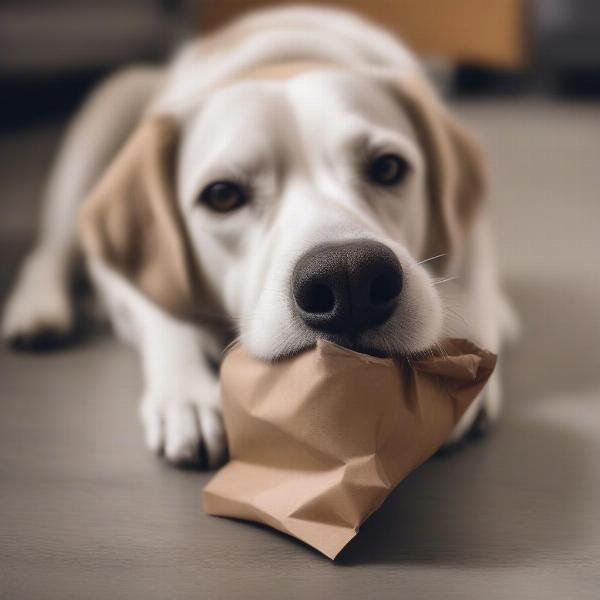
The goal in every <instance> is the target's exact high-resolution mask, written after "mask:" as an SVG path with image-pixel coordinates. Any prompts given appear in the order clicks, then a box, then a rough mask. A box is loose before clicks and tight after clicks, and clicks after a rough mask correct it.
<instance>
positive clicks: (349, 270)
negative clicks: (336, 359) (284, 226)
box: [292, 240, 403, 336]
mask: <svg viewBox="0 0 600 600" xmlns="http://www.w3.org/2000/svg"><path fill="white" fill-rule="evenodd" d="M402 281H403V274H402V267H401V265H400V262H399V261H398V259H397V258H396V255H395V254H394V253H393V252H392V251H391V250H390V249H389V248H388V247H387V246H384V245H383V244H380V243H378V242H374V241H371V240H357V241H353V242H349V243H340V244H323V245H320V246H317V247H315V248H313V249H312V250H310V251H309V252H307V253H306V254H304V255H303V256H302V257H301V258H300V259H299V260H298V262H297V264H296V267H295V268H294V272H293V275H292V293H293V297H294V304H295V310H296V312H297V314H298V315H299V316H300V317H301V318H302V320H303V321H304V322H305V323H306V324H307V325H308V326H309V327H310V328H312V329H314V330H317V331H321V332H324V333H329V334H336V335H344V336H352V335H355V334H357V333H360V332H361V331H364V330H365V329H369V328H371V327H375V326H377V325H380V324H381V323H383V322H385V321H386V320H387V319H389V317H390V316H391V315H392V313H393V312H394V309H395V307H396V305H397V304H398V300H399V297H400V292H401V291H402Z"/></svg>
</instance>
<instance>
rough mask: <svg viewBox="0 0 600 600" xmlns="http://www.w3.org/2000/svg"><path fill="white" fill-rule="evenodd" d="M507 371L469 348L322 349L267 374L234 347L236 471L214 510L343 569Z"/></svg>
mask: <svg viewBox="0 0 600 600" xmlns="http://www.w3.org/2000/svg"><path fill="white" fill-rule="evenodd" d="M495 363H496V357H495V355H494V354H492V353H490V352H487V351H485V350H481V349H479V348H477V347H476V346H475V345H474V344H472V343H470V342H468V341H466V340H458V339H454V340H446V341H445V342H444V343H443V345H442V347H441V348H440V350H439V351H437V352H436V353H435V354H431V355H429V356H427V357H424V358H421V359H419V360H411V361H408V360H406V359H404V360H394V359H388V358H375V357H373V356H368V355H365V354H360V353H357V352H353V351H351V350H348V349H346V348H342V347H340V346H337V345H335V344H332V343H329V342H324V341H320V342H318V344H317V346H316V347H315V348H314V349H312V350H309V351H306V352H303V353H301V354H299V355H297V356H295V357H293V358H290V359H288V360H283V361H280V362H275V363H267V362H263V361H260V360H257V359H255V358H252V357H251V356H250V355H249V354H248V353H247V352H246V351H245V350H244V349H243V348H242V347H241V346H236V347H234V348H233V349H232V350H231V351H230V352H229V354H228V355H227V356H226V358H225V360H224V362H223V365H222V369H221V386H222V388H221V389H222V401H223V415H224V419H225V427H226V431H227V437H228V442H229V451H230V457H231V461H230V462H229V463H228V464H227V465H225V466H224V467H223V468H222V469H221V470H220V471H218V472H217V474H216V475H215V476H214V477H213V478H212V480H211V481H210V482H209V483H208V485H207V486H206V487H205V489H204V492H203V499H204V509H205V511H206V512H207V513H209V514H211V515H220V516H227V517H237V518H240V519H247V520H250V521H257V522H259V523H264V524H266V525H270V526H271V527H274V528H275V529H278V530H280V531H283V532H285V533H287V534H289V535H292V536H295V537H297V538H299V539H300V540H302V541H304V542H305V543H307V544H310V545H311V546H313V547H315V548H316V549H317V550H319V551H320V552H322V553H323V554H325V555H326V556H328V557H329V558H331V559H334V558H335V557H336V555H337V554H338V553H339V552H340V550H342V548H343V547H344V546H345V545H346V544H347V543H348V542H349V541H350V540H351V539H352V538H353V537H354V536H355V535H356V533H357V532H358V528H359V526H360V525H361V523H363V522H364V521H365V519H367V518H368V517H369V516H370V515H371V514H372V513H373V512H374V511H376V510H377V509H378V508H379V506H381V504H382V503H383V501H384V500H385V499H386V498H387V496H388V495H389V494H390V492H391V491H392V489H393V488H394V487H395V486H396V485H398V483H400V481H402V479H404V477H406V475H407V474H408V473H410V472H411V471H412V470H413V469H415V468H416V467H418V466H419V465H420V464H422V463H423V462H424V461H425V460H427V459H428V458H429V457H430V456H431V455H432V454H434V453H435V452H436V451H437V450H438V449H439V448H440V446H441V445H442V444H443V442H444V440H445V439H446V438H447V436H448V434H449V433H450V431H451V430H452V429H453V427H454V425H455V424H456V423H457V421H458V420H459V419H460V417H461V416H462V414H463V413H464V412H465V411H466V409H467V408H468V406H469V405H470V404H471V402H472V401H473V400H474V399H475V397H476V396H477V394H478V393H479V392H480V391H481V389H482V388H483V386H484V385H485V383H486V381H487V380H488V378H489V377H490V375H491V374H492V371H493V370H494V366H495Z"/></svg>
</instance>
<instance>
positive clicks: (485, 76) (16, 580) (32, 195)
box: [0, 0, 600, 600]
mask: <svg viewBox="0 0 600 600" xmlns="http://www.w3.org/2000/svg"><path fill="white" fill-rule="evenodd" d="M323 3H325V2H323ZM266 4H269V3H268V2H260V1H252V0H247V1H242V0H239V1H238V0H204V1H202V0H3V1H2V2H1V3H0V109H1V110H0V191H1V195H0V301H1V300H2V299H3V298H4V297H5V295H6V293H7V291H8V286H9V284H10V282H11V281H12V280H13V277H14V275H15V273H16V269H17V265H18V263H19V261H20V260H21V258H22V257H23V256H24V253H25V250H26V248H27V247H28V245H29V244H30V243H31V241H32V239H33V235H34V231H35V228H36V224H37V218H38V217H37V215H38V210H39V203H40V198H41V193H42V190H43V186H44V182H45V179H46V176H47V173H48V170H49V168H50V165H51V163H52V159H53V157H54V155H55V152H56V149H57V145H58V143H59V141H60V138H61V135H62V134H63V133H64V129H65V126H66V124H67V122H68V120H69V118H70V117H71V116H72V114H73V111H74V110H75V109H76V107H77V106H78V105H79V103H80V102H81V100H82V98H83V97H84V96H85V94H86V93H87V92H88V91H89V90H90V88H91V87H92V86H93V85H94V84H95V83H97V82H98V81H99V80H100V79H102V78H103V77H105V76H106V75H107V74H108V73H109V72H111V71H113V70H114V69H116V68H118V67H120V66H124V65H127V64H130V63H132V62H160V61H163V60H165V58H166V57H168V56H169V55H170V53H171V52H172V51H173V49H174V48H176V47H178V45H180V44H181V43H182V41H183V40H185V39H186V38H187V37H189V36H190V35H197V34H198V33H201V32H203V31H208V30H210V29H211V28H213V27H215V26H216V25H218V24H220V23H222V22H225V21H226V20H227V19H228V18H231V17H232V16H234V15H236V14H238V13H240V12H243V11H245V10H250V9H252V8H254V7H257V6H262V5H266ZM271 4H275V3H274V2H272V3H271ZM277 4H292V3H291V2H277ZM328 4H334V5H341V6H344V7H347V8H354V9H356V10H358V11H359V12H362V13H364V14H366V15H367V16H369V17H371V18H374V19H375V20H377V21H379V22H380V23H381V24H383V25H385V26H386V27H388V28H390V29H391V30H393V31H395V32H397V33H399V34H401V35H402V36H403V37H404V38H405V39H406V41H407V42H408V43H409V45H411V46H412V47H413V48H414V49H415V50H416V51H417V52H418V53H419V54H420V55H421V56H422V57H423V60H424V61H425V63H426V65H427V68H428V69H429V71H430V73H431V75H432V77H433V78H434V80H435V81H436V82H437V84H438V85H439V87H440V90H441V91H442V93H443V94H444V95H445V96H446V98H447V102H448V103H449V104H450V106H451V108H452V110H454V111H455V112H457V113H458V115H459V116H460V117H461V118H462V119H463V120H464V121H465V123H466V124H467V125H468V126H470V127H471V129H473V130H474V131H475V132H476V134H477V135H478V136H479V137H480V138H481V139H482V141H483V143H484V144H485V146H486V148H487V150H488V153H489V156H490V161H491V165H492V190H491V198H490V200H491V202H490V210H491V213H492V218H493V224H494V228H495V233H496V241H497V249H498V254H499V258H500V265H501V269H502V273H503V276H504V280H505V284H506V287H507V289H508V292H509V295H510V296H511V298H512V300H513V302H514V304H515V307H516V309H517V311H518V313H519V315H520V317H521V320H522V325H523V338H522V340H521V342H520V343H519V344H518V346H516V347H515V348H514V349H512V350H511V351H510V352H509V353H508V354H507V355H506V356H505V357H503V363H502V364H501V368H502V369H503V370H504V380H505V395H506V409H505V412H504V415H503V417H502V420H501V423H500V424H499V426H498V427H497V429H496V431H495V432H493V433H492V434H491V435H490V436H489V437H488V439H486V440H485V441H484V442H483V443H480V444H476V445H471V446H468V447H467V448H465V449H463V450H462V451H461V452H459V453H457V454H455V455H453V456H451V457H448V458H444V459H436V460H433V461H430V462H429V463H427V464H426V465H425V466H423V467H422V468H421V469H419V470H418V471H417V472H416V473H415V474H413V475H412V476H411V477H410V478H409V479H408V480H407V481H406V482H405V483H403V484H402V485H401V486H400V487H399V488H398V489H397V490H396V491H395V492H394V494H393V495H392V496H391V497H390V500H388V502H387V503H386V505H385V506H384V507H383V509H382V510H381V511H380V512H378V513H377V514H376V515H375V516H374V517H373V518H372V519H371V520H370V521H369V522H368V523H367V524H366V525H365V527H364V530H363V532H362V533H361V536H359V538H357V539H356V541H355V542H353V544H351V546H350V548H349V549H348V551H347V553H346V554H345V555H344V557H343V558H342V561H341V563H342V565H345V566H353V567H354V568H352V569H344V568H341V569H336V568H335V567H332V565H330V564H329V563H325V562H324V561H321V560H319V559H317V557H316V556H315V555H314V554H312V553H310V552H308V551H306V549H304V548H300V547H298V546H297V545H295V544H294V543H292V542H290V541H289V540H287V539H285V538H283V537H277V536H276V535H274V534H273V533H271V532H266V531H264V530H262V529H260V528H258V527H253V526H248V527H240V526H239V524H236V523H231V522H227V521H223V520H218V519H210V518H208V517H206V516H205V515H203V514H202V513H201V510H200V501H199V490H200V488H201V486H202V485H203V484H204V482H205V481H206V479H207V477H208V475H206V474H204V473H197V472H196V473H192V472H182V471H175V470H172V469H169V468H167V467H164V465H162V464H161V463H160V462H159V461H156V459H155V458H154V457H152V456H151V455H150V454H149V453H147V452H146V450H145V448H144V444H143V440H142V434H141V428H140V427H138V423H137V415H136V409H135V403H134V401H135V400H136V398H137V397H138V395H139V394H140V381H139V373H138V371H137V367H136V364H135V361H134V359H133V357H132V356H131V355H130V353H129V352H128V350H126V349H124V348H122V347H121V346H119V345H118V344H117V343H116V342H115V341H114V340H112V339H110V338H107V337H106V336H101V337H100V338H99V339H94V340H91V341H89V342H87V343H85V344H83V345H82V346H76V347H73V348H69V349H66V350H65V351H63V352H61V353H58V354H51V355H44V356H39V355H27V354H13V353H9V352H8V351H7V350H6V349H3V350H0V532H2V535H1V536H0V564H2V567H0V596H1V597H3V598H46V597H47V598H58V597H60V598H70V597H73V598H79V597H86V598H92V597H98V598H106V597H117V598H121V597H122V598H125V597H127V598H138V597H140V598H141V597H144V598H154V597H156V598H164V597H174V596H176V597H190V598H192V597H194V598H196V597H198V594H199V593H201V596H202V597H204V598H261V600H262V599H264V598H269V597H274V598H276V597H281V590H283V589H284V588H285V589H290V590H291V591H290V592H289V593H290V594H291V597H294V598H295V597H299V598H300V597H302V598H303V597H311V598H312V597H316V598H320V597H324V596H325V595H327V596H330V597H332V598H334V597H337V596H343V597H344V598H345V599H346V600H347V599H351V598H364V597H365V596H366V597H371V596H373V594H374V592H377V593H378V596H379V597H382V598H386V597H390V598H391V597H393V598H396V597H401V595H402V594H404V595H405V596H406V597H410V598H427V599H430V598H435V597H444V598H445V599H451V598H460V599H461V600H464V598H481V597H485V598H486V599H493V598H507V597H510V598H539V597H544V598H546V599H550V598H560V599H561V600H564V599H565V598H578V599H581V598H594V599H596V598H598V597H599V596H598V592H599V591H600V468H599V467H598V465H599V464H600V268H599V264H600V260H599V259H600V252H599V251H600V241H599V238H600V235H599V229H600V2H598V0H395V1H392V0H387V1H386V0H355V1H348V2H341V1H338V2H335V1H332V2H329V3H328ZM24 457H25V458H24ZM392 566H393V567H394V568H393V569H392V568H390V567H392ZM232 567H233V569H232ZM290 573H293V574H294V579H293V587H292V588H288V587H287V586H289V583H290V581H289V574H290Z"/></svg>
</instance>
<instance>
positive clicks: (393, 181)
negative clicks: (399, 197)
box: [367, 154, 410, 186]
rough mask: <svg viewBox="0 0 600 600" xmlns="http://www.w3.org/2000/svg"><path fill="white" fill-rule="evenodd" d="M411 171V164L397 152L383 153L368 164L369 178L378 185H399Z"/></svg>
mask: <svg viewBox="0 0 600 600" xmlns="http://www.w3.org/2000/svg"><path fill="white" fill-rule="evenodd" d="M409 171H410V165H409V164H408V163H407V162H406V160H404V159H403V158H402V157H401V156H398V155H397V154H382V155H381V156H377V157H376V158H374V159H373V160H372V161H371V162H370V163H369V166H368V169H367V176H368V178H369V179H370V180H371V181H372V182H373V183H376V184H378V185H385V186H391V185H398V184H399V183H401V182H402V181H403V180H404V179H405V178H406V176H407V175H408V173H409Z"/></svg>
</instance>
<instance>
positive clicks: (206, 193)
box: [200, 181, 248, 213]
mask: <svg viewBox="0 0 600 600" xmlns="http://www.w3.org/2000/svg"><path fill="white" fill-rule="evenodd" d="M247 202H248V198H247V194H246V192H245V191H244V190H243V189H242V188H241V187H240V186H239V185H237V184H235V183H232V182H231V181H216V182H215V183H211V184H210V185H207V186H206V187H205V188H204V190H202V193H201V194H200V203H201V204H203V205H204V206H206V207H207V208H210V210H213V211H214V212H219V213H228V212H231V211H234V210H237V209H238V208H241V207H242V206H244V205H245V204H246V203H247Z"/></svg>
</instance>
